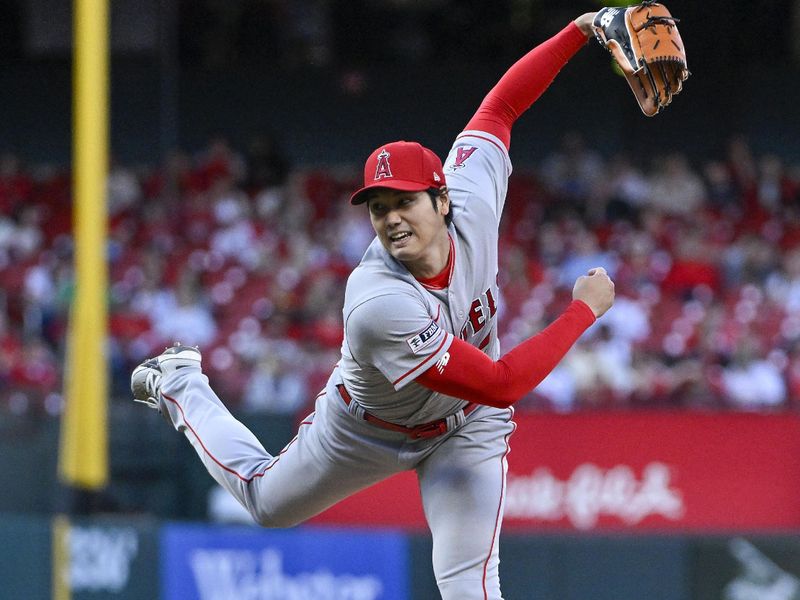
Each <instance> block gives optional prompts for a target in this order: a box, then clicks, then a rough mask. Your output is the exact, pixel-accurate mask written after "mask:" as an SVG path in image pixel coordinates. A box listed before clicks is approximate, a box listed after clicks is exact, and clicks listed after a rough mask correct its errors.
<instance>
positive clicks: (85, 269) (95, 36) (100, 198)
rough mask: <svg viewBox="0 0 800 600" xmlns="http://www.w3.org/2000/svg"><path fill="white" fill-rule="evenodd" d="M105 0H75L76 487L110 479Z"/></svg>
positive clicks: (63, 465)
mask: <svg viewBox="0 0 800 600" xmlns="http://www.w3.org/2000/svg"><path fill="white" fill-rule="evenodd" d="M108 9H109V7H108V0H75V2H74V47H75V51H74V59H73V98H74V100H73V147H72V153H73V232H74V239H75V282H76V287H75V297H74V300H73V304H72V307H71V313H70V327H69V334H68V336H69V337H68V342H67V361H66V367H65V391H66V407H65V412H64V416H63V419H62V424H61V448H60V455H59V474H60V477H61V479H62V480H63V481H64V482H65V483H67V484H68V485H71V486H73V487H77V488H83V489H87V490H97V489H100V488H102V487H104V486H105V485H106V483H107V481H108V434H107V395H108V374H107V362H108V360H107V357H106V353H105V338H106V330H107V319H108V315H107V306H106V288H107V281H108V273H107V266H106V258H105V247H106V235H107V209H106V191H105V189H106V177H107V172H108V112H109V111H108V104H109V93H108V71H109V66H108V65H109V59H108V52H109V50H108V39H109V35H108V22H109V20H108Z"/></svg>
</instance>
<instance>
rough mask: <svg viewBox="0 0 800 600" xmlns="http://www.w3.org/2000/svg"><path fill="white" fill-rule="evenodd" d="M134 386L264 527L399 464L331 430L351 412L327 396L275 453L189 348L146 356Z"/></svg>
mask: <svg viewBox="0 0 800 600" xmlns="http://www.w3.org/2000/svg"><path fill="white" fill-rule="evenodd" d="M131 389H132V391H133V393H134V399H135V400H137V401H140V402H145V403H146V404H148V405H149V406H151V407H152V408H157V409H158V410H159V411H161V412H162V413H163V414H165V416H167V417H168V418H169V421H170V422H171V423H172V425H173V426H174V427H175V429H177V430H178V431H181V432H183V433H184V435H185V436H186V438H187V439H188V440H189V442H190V443H191V444H192V446H193V447H194V449H195V451H196V452H197V454H198V456H199V457H200V459H201V460H202V462H203V464H204V466H205V467H206V469H207V470H208V472H209V473H210V474H211V476H212V477H213V478H214V479H215V480H216V481H217V482H218V483H219V484H220V485H222V487H224V488H225V489H226V490H228V491H229V492H230V493H231V494H232V495H233V496H234V497H235V498H236V499H237V500H238V501H239V502H240V503H241V504H242V506H244V507H245V508H246V509H247V511H248V512H249V513H250V514H251V515H252V516H253V518H254V519H255V520H256V521H257V522H258V523H259V524H261V525H264V526H266V527H290V526H292V525H296V524H298V523H300V522H302V521H304V520H306V519H308V518H310V517H311V516H313V515H315V514H318V513H319V512H321V511H323V510H324V509H326V508H328V507H329V506H331V505H332V504H335V503H336V502H338V501H339V500H341V499H343V498H345V497H347V496H349V495H350V494H352V493H354V492H356V491H358V490H360V489H362V488H364V487H367V486H369V485H371V484H373V483H376V482H377V481H380V480H381V479H384V478H385V477H388V476H389V475H392V474H394V473H395V472H397V470H399V469H398V467H397V461H396V459H395V458H394V457H393V456H391V455H390V454H387V455H386V456H385V457H383V456H380V455H376V456H373V457H371V459H369V458H367V457H365V456H364V455H363V454H362V455H360V456H357V453H356V452H355V451H354V444H353V440H348V439H340V437H339V436H336V435H331V434H330V432H331V431H333V430H335V429H336V427H335V424H334V423H331V422H330V421H331V420H333V421H336V420H337V419H349V418H351V417H350V416H349V415H348V414H347V413H346V412H344V411H335V410H334V411H330V410H329V408H330V407H329V406H328V403H327V402H325V401H324V394H321V395H320V397H318V398H317V400H318V402H317V408H318V410H317V411H315V412H314V413H312V414H311V415H309V417H308V418H307V419H306V420H304V421H303V422H302V423H301V425H300V428H299V431H298V434H297V436H296V437H295V438H294V439H293V440H292V441H291V442H290V443H289V444H288V445H287V446H286V447H285V448H284V449H283V450H282V451H281V452H280V453H279V454H278V455H276V456H272V455H271V454H269V453H268V452H267V451H266V450H265V449H264V447H263V446H262V445H261V443H260V442H259V441H258V439H257V438H256V437H255V435H254V434H253V433H252V432H251V431H250V430H249V429H248V428H247V427H246V426H245V425H244V424H243V423H241V422H240V421H238V420H237V419H236V418H235V417H234V416H233V415H232V414H231V413H230V411H229V410H228V409H227V408H226V407H225V405H224V404H223V403H222V401H221V400H220V399H219V398H218V397H217V395H216V394H215V393H214V391H213V390H212V389H211V387H210V386H209V383H208V378H207V377H206V376H205V375H204V374H203V373H202V370H201V357H200V353H199V351H197V350H196V349H193V348H188V347H185V346H175V347H173V348H169V349H167V350H166V351H165V352H164V353H162V354H161V355H160V356H158V357H156V358H155V359H150V360H149V361H145V362H144V363H142V365H141V366H140V367H139V368H137V369H136V370H135V371H134V373H133V375H132V377H131ZM337 400H338V398H337ZM334 456H335V457H336V458H335V460H334V459H333V457H334Z"/></svg>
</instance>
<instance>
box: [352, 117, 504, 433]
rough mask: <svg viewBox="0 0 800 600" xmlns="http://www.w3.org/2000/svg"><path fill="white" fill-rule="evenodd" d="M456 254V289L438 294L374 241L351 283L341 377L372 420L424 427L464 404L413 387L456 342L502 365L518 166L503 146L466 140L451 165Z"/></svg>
mask: <svg viewBox="0 0 800 600" xmlns="http://www.w3.org/2000/svg"><path fill="white" fill-rule="evenodd" d="M444 171H445V176H446V178H447V184H448V188H449V190H450V202H451V210H452V211H453V222H452V224H451V225H450V231H449V232H450V239H451V244H452V247H451V251H452V252H455V261H454V264H453V272H452V275H451V278H450V284H449V286H448V287H447V288H446V289H444V290H429V289H426V288H425V287H424V286H423V285H422V284H420V283H419V282H418V281H417V280H416V279H415V278H414V277H413V276H412V275H411V274H410V273H409V272H408V270H407V269H406V268H405V267H404V266H403V265H402V264H400V263H399V262H398V261H396V260H395V259H394V258H392V257H391V256H390V255H389V253H388V252H387V251H386V250H385V249H384V248H383V246H382V245H381V243H380V241H379V240H378V239H377V238H376V239H375V240H373V242H372V244H371V245H370V247H369V249H368V250H367V252H366V254H365V255H364V258H363V260H362V261H361V264H360V265H359V266H358V268H356V269H355V270H354V271H353V273H352V274H351V275H350V278H349V280H348V282H347V290H346V292H345V302H344V343H343V345H342V360H341V362H340V363H339V369H340V376H341V378H342V381H343V382H344V384H345V387H346V388H347V390H348V391H349V392H350V394H351V395H352V396H353V397H354V398H355V399H356V400H357V401H358V402H359V403H360V404H361V405H362V406H363V407H364V409H365V410H367V411H369V412H370V413H372V414H374V415H376V416H378V417H380V418H382V419H385V420H388V421H392V422H396V423H401V424H404V425H416V424H419V423H425V422H428V421H431V420H433V419H437V418H440V417H444V416H446V415H448V414H451V413H453V412H454V411H455V410H457V409H458V408H460V407H461V406H462V405H463V404H464V402H463V401H461V400H459V399H457V398H451V397H448V396H444V395H442V394H439V393H437V392H432V391H431V390H429V389H428V388H425V387H423V386H421V385H419V384H416V383H414V379H415V378H416V377H417V376H418V375H419V374H420V373H423V372H424V371H425V370H426V369H428V368H430V367H431V366H433V365H435V364H436V363H437V362H438V361H440V360H442V357H444V356H445V355H446V353H447V350H448V348H449V346H450V343H451V342H452V340H453V337H459V338H461V339H462V340H466V341H467V342H469V343H471V344H472V345H474V346H477V347H478V348H480V349H482V350H483V351H484V352H486V353H487V354H488V355H489V356H491V357H492V358H494V359H497V358H498V357H499V352H500V351H499V343H498V339H497V327H496V319H497V297H498V293H497V283H496V282H497V238H498V224H499V220H500V214H501V212H502V209H503V202H504V200H505V195H506V186H507V179H508V176H509V174H510V172H511V163H510V161H509V159H508V154H507V152H506V150H505V147H504V146H503V145H502V143H501V142H500V141H499V140H497V139H496V138H494V137H493V136H491V135H489V134H487V133H483V132H470V131H467V132H464V133H462V134H461V135H460V136H459V137H458V139H457V140H456V143H455V145H454V146H453V149H452V150H451V151H450V154H449V156H448V158H447V160H446V161H445V163H444Z"/></svg>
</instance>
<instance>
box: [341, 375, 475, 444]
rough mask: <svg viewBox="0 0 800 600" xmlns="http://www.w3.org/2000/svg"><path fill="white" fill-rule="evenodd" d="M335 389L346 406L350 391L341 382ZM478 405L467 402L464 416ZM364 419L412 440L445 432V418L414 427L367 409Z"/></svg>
mask: <svg viewBox="0 0 800 600" xmlns="http://www.w3.org/2000/svg"><path fill="white" fill-rule="evenodd" d="M336 389H337V390H339V395H340V396H341V397H342V400H344V403H345V404H346V405H347V406H350V403H351V402H352V401H353V399H352V398H351V397H350V393H349V392H348V391H347V389H346V388H345V387H344V386H343V385H342V384H341V383H340V384H339V385H337V386H336ZM478 406H480V405H479V404H475V403H474V402H470V403H469V404H467V405H466V406H465V407H464V408H463V411H464V416H465V417H466V416H467V415H468V414H469V413H471V412H472V411H473V410H475V409H476V408H478ZM364 420H365V421H367V422H368V423H372V424H373V425H376V426H377V427H381V428H383V429H389V430H391V431H399V432H400V433H405V434H406V435H407V436H408V437H410V438H411V439H414V440H419V439H427V438H432V437H436V436H437V435H442V434H443V433H445V432H447V418H443V419H437V420H436V421H431V422H430V423H423V424H422V425H417V426H416V427H406V426H405V425H398V424H397V423H390V422H389V421H384V420H383V419H379V418H378V417H376V416H375V415H371V414H369V413H368V412H367V411H364Z"/></svg>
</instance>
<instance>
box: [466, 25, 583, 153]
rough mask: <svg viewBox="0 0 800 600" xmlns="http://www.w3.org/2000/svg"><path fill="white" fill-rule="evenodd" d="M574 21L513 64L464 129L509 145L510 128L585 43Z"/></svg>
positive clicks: (507, 146)
mask: <svg viewBox="0 0 800 600" xmlns="http://www.w3.org/2000/svg"><path fill="white" fill-rule="evenodd" d="M586 39H587V38H586V36H585V35H583V33H581V30H580V29H578V26H577V25H575V23H574V22H570V24H569V25H567V26H566V27H565V28H564V29H562V30H561V31H560V32H559V33H557V34H556V35H554V36H553V37H551V38H550V39H549V40H547V41H545V42H542V43H541V44H539V45H538V46H536V47H535V48H534V49H533V50H531V51H530V52H528V53H527V54H526V55H525V56H523V57H522V58H521V59H519V60H518V61H517V62H516V63H514V64H513V65H512V66H511V68H510V69H509V70H508V71H507V72H506V74H505V75H503V77H501V78H500V81H499V82H497V85H495V86H494V88H492V90H491V91H490V92H489V93H488V94H487V96H486V98H484V100H483V102H482V103H481V105H480V107H478V111H477V112H476V113H475V115H474V116H473V117H472V119H471V120H470V122H469V123H468V124H467V126H466V127H465V130H478V131H485V132H487V133H491V134H492V135H494V136H496V137H498V138H499V139H500V140H502V142H503V143H504V144H505V146H506V149H508V148H509V147H510V146H511V126H512V125H513V124H514V121H516V120H517V118H518V117H519V116H520V115H521V114H522V113H524V112H525V111H526V110H527V109H528V108H529V107H530V106H531V104H533V103H534V102H535V101H536V100H537V98H539V96H541V95H542V93H544V91H545V90H546V89H547V88H548V87H549V86H550V83H552V81H553V79H555V76H556V75H558V72H559V71H560V70H561V68H562V67H563V66H564V65H565V64H567V61H569V59H570V58H572V57H573V56H574V55H575V53H576V52H578V50H580V49H581V47H582V46H583V45H584V44H585V43H586Z"/></svg>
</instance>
